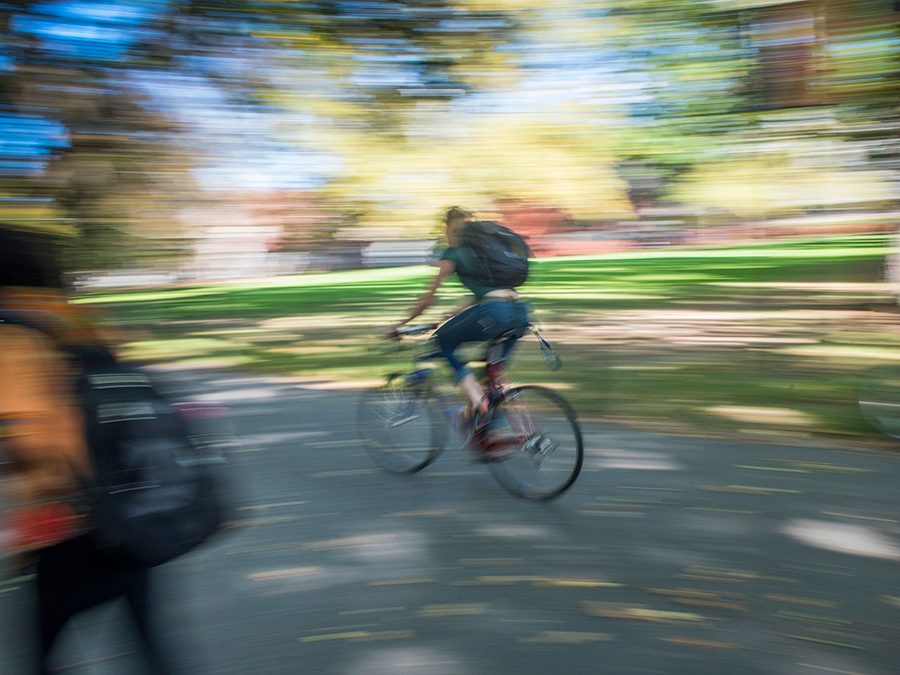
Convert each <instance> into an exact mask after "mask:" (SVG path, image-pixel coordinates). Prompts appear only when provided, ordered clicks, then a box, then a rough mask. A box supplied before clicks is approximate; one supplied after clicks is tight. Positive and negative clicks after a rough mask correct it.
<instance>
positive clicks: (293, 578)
mask: <svg viewBox="0 0 900 675" xmlns="http://www.w3.org/2000/svg"><path fill="white" fill-rule="evenodd" d="M168 377H169V378H170V379H171V387H172V389H173V391H176V392H178V396H179V397H182V398H190V399H199V400H210V401H222V402H224V403H226V404H228V405H229V406H231V407H232V410H233V414H234V423H235V425H236V427H237V430H238V431H239V433H240V434H241V435H242V437H243V442H244V444H243V447H242V448H241V450H240V452H239V453H237V454H235V456H234V458H235V465H236V468H237V469H238V470H239V473H240V476H241V479H242V480H241V488H242V501H241V504H242V506H243V511H242V513H243V514H245V515H246V517H247V522H246V525H247V527H246V528H245V529H243V530H241V531H239V532H237V533H234V534H232V535H231V536H228V537H227V538H223V539H221V540H220V541H218V542H215V543H213V544H212V545H210V546H209V547H207V548H206V549H204V550H202V551H200V552H198V553H196V554H193V555H190V556H187V557H185V558H183V559H180V560H178V561H175V562H173V563H170V564H169V565H167V566H165V567H163V568H161V569H159V570H158V574H157V581H158V586H159V600H160V612H159V619H160V622H161V624H162V625H161V630H162V634H163V637H164V638H165V640H166V644H167V645H168V646H169V648H170V650H171V652H172V655H173V658H174V659H175V660H176V661H177V662H178V663H180V664H181V666H182V668H183V672H184V673H190V674H192V675H194V674H195V675H213V674H216V675H219V674H221V675H230V674H237V673H241V674H244V673H246V674H252V675H294V674H300V673H304V674H305V673H310V674H314V675H320V674H321V675H404V674H407V673H408V674H411V675H507V674H509V675H513V674H515V675H547V674H551V673H576V674H579V675H580V674H582V673H585V674H586V673H598V672H599V673H610V674H619V673H621V674H623V675H624V674H638V673H642V674H643V673H647V674H650V673H653V674H665V675H675V674H678V675H680V674H684V675H699V674H704V673H711V674H716V675H719V674H721V675H744V674H747V675H750V674H754V675H755V674H760V675H762V674H767V675H772V674H775V675H789V674H790V675H831V674H834V673H838V674H852V675H888V674H892V673H897V672H898V671H900V579H898V572H900V507H898V491H900V455H891V454H885V453H881V454H874V453H871V454H870V453H853V452H842V451H836V450H830V449H820V448H798V447H789V446H780V445H756V444H747V443H738V442H721V441H716V440H709V439H695V438H686V437H672V436H661V435H653V434H648V433H641V432H638V431H633V430H626V429H621V428H615V427H604V426H601V425H589V426H587V427H586V429H585V431H586V448H587V455H586V463H585V470H584V472H583V473H582V475H581V477H580V478H579V480H578V482H577V483H576V484H575V485H574V487H573V488H572V489H571V490H570V492H568V493H567V494H566V495H564V496H563V497H562V498H560V499H559V500H557V501H554V502H551V503H548V504H535V503H530V502H527V501H523V500H521V499H516V498H514V497H512V496H510V495H508V494H507V493H506V492H505V491H503V489H502V488H500V487H499V486H498V485H497V484H496V483H495V482H494V481H493V479H492V478H491V476H490V474H489V473H488V471H487V470H486V469H485V468H484V467H482V466H478V465H472V464H467V463H465V462H464V461H463V459H462V455H461V453H460V452H458V451H455V450H453V449H451V450H450V451H449V452H447V453H446V454H445V455H444V456H443V457H441V458H440V459H439V460H438V461H437V462H436V463H435V464H434V465H432V466H431V467H429V468H428V469H426V470H425V471H424V472H422V473H421V474H418V475H415V476H411V477H405V476H395V475H390V474H387V473H384V472H382V471H380V470H378V469H375V468H373V465H372V464H371V463H370V461H369V460H368V458H367V457H366V456H365V454H364V453H363V452H362V450H361V446H360V442H359V440H358V438H357V434H356V430H355V426H354V417H355V402H356V399H357V396H358V394H357V393H355V392H337V391H328V390H317V389H312V388H309V387H308V386H306V387H304V386H301V385H297V384H293V383H290V382H287V381H279V380H269V379H264V378H255V377H244V376H236V375H221V374H218V375H216V374H212V373H199V374H198V373H180V374H171V373H170V374H169V375H168ZM29 592H30V585H29V582H28V581H27V580H25V581H18V582H15V583H11V582H7V583H6V584H5V585H4V586H2V587H0V613H2V617H0V618H2V619H3V625H4V630H7V631H8V632H9V634H10V635H12V634H13V633H18V634H19V636H21V634H22V633H23V630H24V629H23V624H24V623H25V620H24V619H23V617H24V616H26V615H25V614H23V611H24V610H23V607H25V606H26V605H25V600H26V598H27V594H28V593H29ZM123 616H124V613H123V611H122V608H121V607H119V606H118V605H115V604H113V605H108V606H105V607H99V608H97V609H96V610H93V611H91V612H90V613H87V614H85V615H84V616H82V617H79V619H78V620H77V621H76V622H74V623H73V625H72V626H71V627H70V628H69V629H68V630H67V632H66V633H65V634H64V636H63V640H62V642H61V643H60V645H59V650H58V657H59V663H60V666H61V667H64V668H65V669H64V670H63V671H62V672H66V673H77V674H81V673H93V674H96V675H107V674H110V673H132V672H134V673H140V672H141V671H140V669H139V667H138V666H137V665H136V664H135V660H134V656H133V655H132V654H131V653H130V651H131V649H132V643H131V635H130V633H129V632H128V630H127V626H125V627H124V628H123V627H122V625H121V623H122V622H121V619H122V618H123ZM10 631H11V632H10ZM0 644H4V645H6V644H9V645H11V646H15V645H19V644H21V637H18V638H16V639H15V641H13V640H7V638H6V637H4V640H3V642H2V643H0ZM16 652H17V650H16V649H14V648H13V649H9V650H7V649H6V648H5V647H4V649H3V651H2V652H0V673H2V675H18V673H19V672H21V666H20V665H17V664H20V661H17V658H18V657H17V653H16ZM73 664H74V665H76V666H77V667H71V666H73ZM77 664H81V665H77Z"/></svg>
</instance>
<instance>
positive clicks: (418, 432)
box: [357, 374, 447, 473]
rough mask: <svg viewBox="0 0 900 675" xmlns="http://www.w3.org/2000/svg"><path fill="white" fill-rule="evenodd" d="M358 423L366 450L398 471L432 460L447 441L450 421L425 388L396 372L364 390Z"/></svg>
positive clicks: (410, 470)
mask: <svg viewBox="0 0 900 675" xmlns="http://www.w3.org/2000/svg"><path fill="white" fill-rule="evenodd" d="M357 426H358V429H359V433H360V435H361V436H362V437H363V438H364V439H366V441H367V443H366V451H367V452H368V454H369V456H370V457H372V459H373V460H375V462H376V463H377V464H378V465H379V466H381V467H382V468H384V469H387V470H388V471H392V472H394V473H415V472H417V471H421V470H422V469H424V468H425V467H426V466H428V465H429V464H431V463H432V462H433V461H434V460H435V459H437V458H438V455H440V454H441V450H443V448H444V442H445V441H446V435H447V430H446V426H447V425H446V424H445V423H444V420H443V414H442V412H441V411H440V410H439V409H438V407H437V406H436V404H435V401H434V400H433V399H432V398H430V397H429V396H428V393H427V392H426V390H425V388H424V387H423V386H421V385H418V384H410V383H409V382H407V379H406V376H405V375H401V374H394V375H391V376H390V377H389V378H388V381H387V384H385V385H384V386H382V387H379V388H378V389H371V390H369V391H367V392H365V393H363V395H362V398H361V399H360V401H359V411H358V416H357Z"/></svg>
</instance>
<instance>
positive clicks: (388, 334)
mask: <svg viewBox="0 0 900 675" xmlns="http://www.w3.org/2000/svg"><path fill="white" fill-rule="evenodd" d="M401 326H403V324H402V323H393V324H390V325H388V326H385V327H384V328H381V329H379V332H380V333H381V336H382V337H383V338H385V339H391V338H395V337H397V330H398V329H399V328H400V327H401Z"/></svg>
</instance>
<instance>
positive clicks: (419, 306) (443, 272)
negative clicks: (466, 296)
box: [397, 260, 456, 326]
mask: <svg viewBox="0 0 900 675" xmlns="http://www.w3.org/2000/svg"><path fill="white" fill-rule="evenodd" d="M454 272H456V264H455V263H454V262H453V261H452V260H441V262H440V266H439V268H438V273H437V274H436V275H435V277H434V279H433V280H432V282H431V287H430V288H429V289H428V290H427V291H425V293H423V294H422V297H420V298H419V300H418V302H416V304H415V305H414V306H413V308H412V309H411V310H410V313H409V316H408V317H407V318H405V319H404V320H403V321H401V322H400V323H399V324H397V325H398V326H402V325H403V324H405V323H409V322H410V321H412V320H413V319H415V318H416V317H417V316H419V314H421V313H422V312H424V311H425V310H426V309H428V307H429V305H431V303H432V301H433V300H434V295H435V293H437V290H438V288H440V287H441V284H442V283H444V279H446V278H447V277H449V276H450V275H451V274H453V273H454Z"/></svg>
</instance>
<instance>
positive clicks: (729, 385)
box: [79, 235, 900, 447]
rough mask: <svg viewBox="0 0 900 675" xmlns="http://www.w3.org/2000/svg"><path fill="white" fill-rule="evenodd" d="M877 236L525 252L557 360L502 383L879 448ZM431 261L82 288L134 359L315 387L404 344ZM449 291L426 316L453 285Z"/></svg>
mask: <svg viewBox="0 0 900 675" xmlns="http://www.w3.org/2000/svg"><path fill="white" fill-rule="evenodd" d="M887 245H888V240H887V237H885V236H882V235H866V236H855V237H843V238H831V239H819V240H803V241H790V242H785V241H779V242H773V243H766V244H760V245H755V246H739V247H734V248H728V249H706V250H691V251H689V250H650V251H646V252H636V253H621V254H614V255H605V256H584V257H570V258H556V259H543V260H539V261H536V262H535V265H534V269H533V272H532V275H531V278H530V280H529V282H528V283H527V284H526V285H525V286H524V287H523V288H522V293H523V294H524V295H525V296H527V298H528V299H529V301H530V302H531V305H532V310H533V315H534V318H535V319H536V320H537V321H538V322H539V323H540V326H541V329H542V334H543V335H544V337H545V338H547V339H549V340H550V342H551V343H553V345H554V346H555V348H556V349H557V351H558V352H559V354H560V355H561V357H562V359H563V363H564V366H563V369H562V370H560V371H558V372H548V371H547V369H546V367H545V364H544V361H543V359H542V358H541V354H540V349H539V347H538V343H537V341H536V340H535V339H534V338H531V337H529V338H526V339H524V340H523V341H522V342H521V344H520V346H519V348H518V350H517V353H516V357H515V359H514V361H513V363H512V364H511V367H510V375H511V377H512V378H513V379H515V380H517V381H531V382H541V383H546V384H550V385H552V386H555V387H558V388H560V390H561V391H562V392H563V393H564V394H565V395H566V397H567V398H569V399H570V400H571V401H572V403H573V404H574V406H575V407H576V409H577V410H578V412H579V414H580V415H581V416H582V417H583V418H590V419H598V420H599V419H606V420H612V421H618V422H622V423H626V424H635V425H640V426H645V427H651V428H661V429H666V430H670V431H672V430H675V431H680V430H683V431H685V432H686V433H694V432H697V431H703V432H706V433H713V434H726V435H732V434H748V435H752V436H754V437H759V436H763V437H769V436H772V437H775V436H777V437H779V438H783V437H791V438H796V439H801V438H804V437H807V438H814V439H816V441H817V442H821V441H823V440H824V439H826V438H831V439H835V440H836V441H838V442H839V443H841V444H845V445H847V446H848V447H850V446H852V447H860V446H862V447H891V445H890V444H891V443H892V441H889V440H886V439H884V438H883V437H881V436H880V435H879V434H877V432H875V431H873V430H872V429H871V428H870V427H869V426H868V425H867V424H866V423H865V421H864V420H863V419H862V418H861V416H860V414H859V412H858V409H857V391H858V389H859V385H860V382H861V380H862V377H863V376H864V375H865V373H866V372H867V371H868V370H870V369H871V368H872V367H874V366H876V365H879V364H883V363H890V362H893V361H897V360H900V322H898V318H900V316H898V312H897V303H896V299H895V298H894V297H893V296H892V295H891V293H890V289H889V287H888V285H887V284H885V283H883V282H882V269H883V261H884V256H885V254H886V253H887V252H888V248H887ZM434 273H435V271H434V269H433V268H429V267H411V268H400V269H389V270H374V271H357V272H339V273H333V274H321V275H303V276H294V277H284V278H278V279H272V280H265V281H254V282H246V283H228V284H215V285H208V286H194V287H177V288H163V289H150V290H131V291H122V292H115V293H108V292H103V293H99V292H98V293H85V294H83V295H82V297H81V298H80V300H79V301H80V302H85V303H89V304H90V305H92V306H93V307H95V308H96V309H97V310H99V311H101V312H102V313H104V314H105V315H106V316H107V317H108V319H109V320H110V322H111V323H113V324H116V325H117V326H120V327H122V328H123V329H125V330H124V332H123V335H126V336H127V337H126V345H125V353H126V354H128V355H129V356H131V357H134V358H136V359H139V360H144V361H149V362H156V363H159V362H168V363H180V364H184V365H186V366H187V365H211V366H221V367H235V368H242V369H246V370H250V371H255V372H261V373H272V374H278V375H286V376H292V377H295V378H298V379H300V380H303V381H308V382H310V383H314V382H315V383H318V385H317V386H343V387H354V386H359V387H361V386H366V385H367V384H370V383H372V382H375V381H378V380H379V379H380V378H381V377H383V375H384V374H386V373H388V372H390V371H392V370H396V369H398V368H402V367H403V366H404V365H405V364H407V363H408V362H409V353H400V354H386V353H384V352H383V350H380V349H379V340H378V330H377V328H378V327H379V326H384V325H386V324H389V323H391V322H393V321H396V320H397V319H399V318H400V317H401V316H402V315H403V313H404V312H405V311H406V309H407V308H408V307H409V305H410V304H411V303H412V302H413V300H414V299H415V297H416V295H417V294H418V293H419V292H421V290H422V288H423V287H424V285H425V284H426V283H427V280H428V279H429V278H430V277H431V276H432V275H433V274H434ZM463 291H464V289H463V288H462V287H461V286H459V285H451V286H449V287H448V288H447V289H446V292H444V293H443V294H442V299H441V303H440V305H439V306H438V307H435V308H434V309H433V310H431V311H430V312H429V314H428V315H426V316H425V317H423V319H424V320H429V319H437V318H439V317H441V316H443V315H444V314H446V313H447V312H448V311H449V310H450V308H451V307H452V306H453V304H454V303H455V302H456V301H458V299H459V297H461V296H462V295H463Z"/></svg>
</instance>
